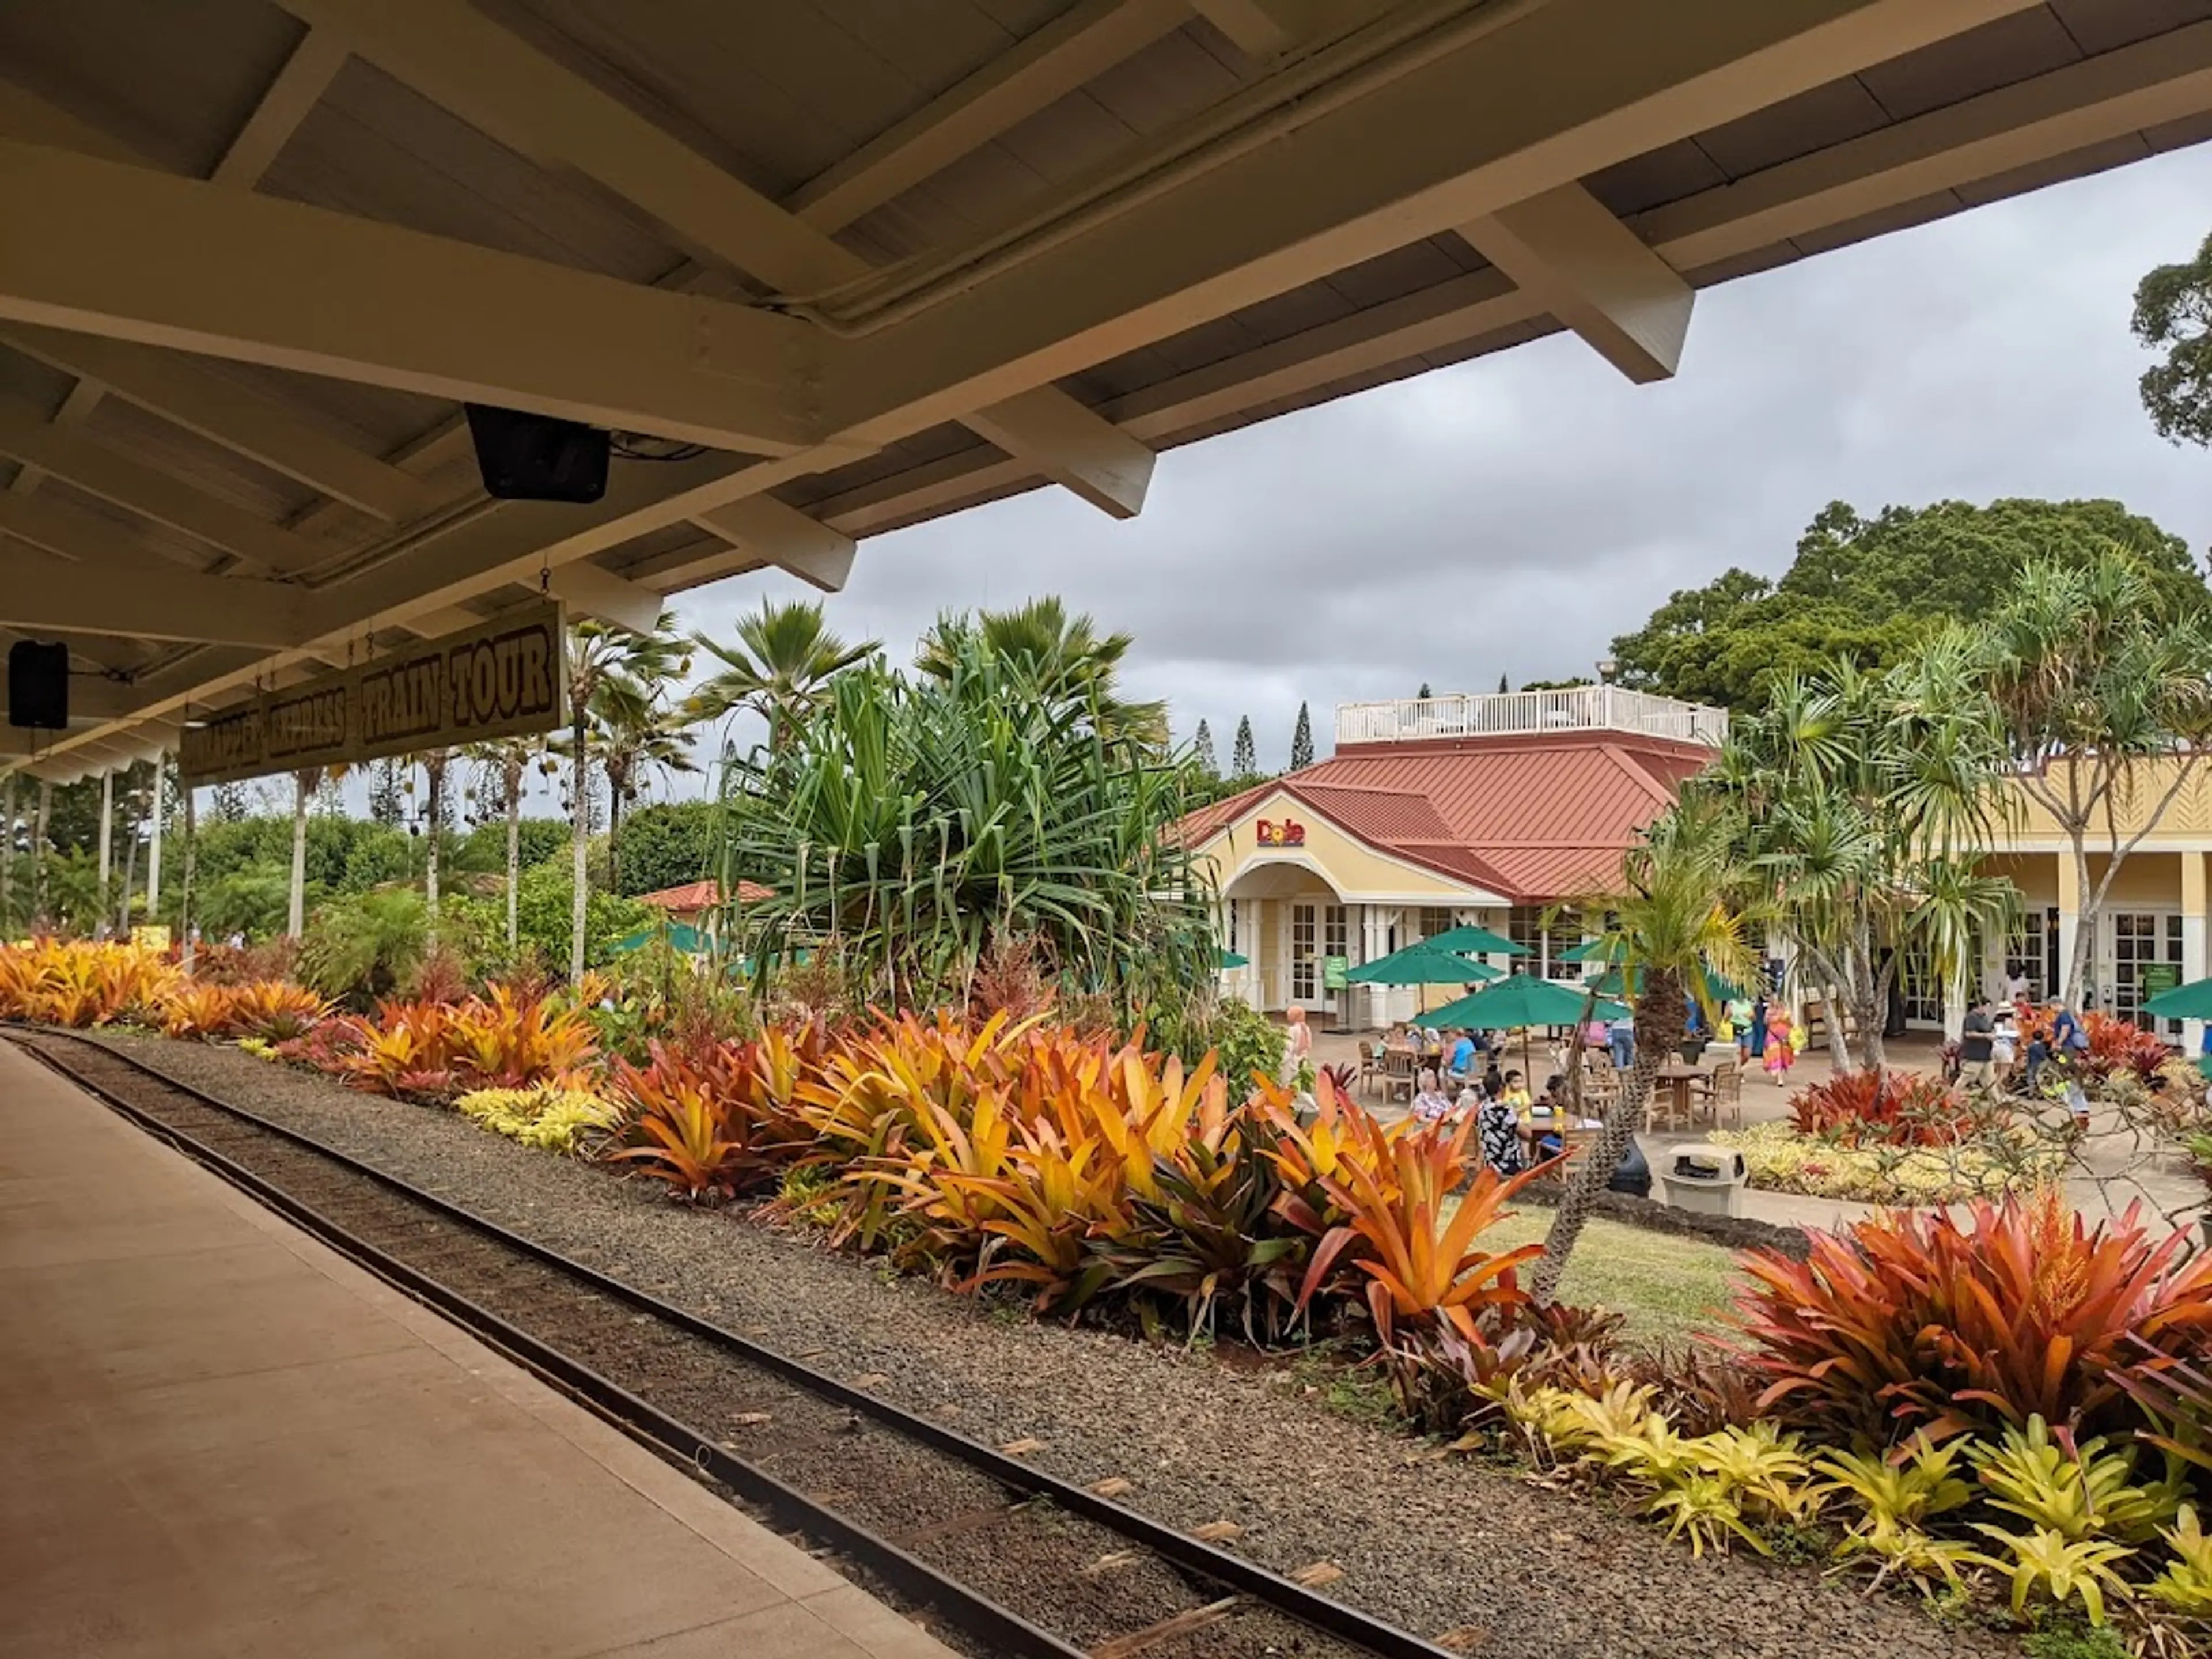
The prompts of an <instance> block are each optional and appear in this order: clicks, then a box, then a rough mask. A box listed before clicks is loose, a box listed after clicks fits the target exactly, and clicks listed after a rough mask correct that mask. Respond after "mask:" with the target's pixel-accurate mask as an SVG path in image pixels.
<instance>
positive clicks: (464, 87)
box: [283, 0, 1150, 518]
mask: <svg viewBox="0 0 2212 1659" xmlns="http://www.w3.org/2000/svg"><path fill="white" fill-rule="evenodd" d="M283 4H284V6H285V7H286V9H289V10H290V11H291V12H293V13H294V14H295V15H297V16H299V17H301V18H303V19H305V20H306V21H307V22H308V23H309V24H311V25H313V26H315V27H320V28H327V29H328V30H330V31H331V32H332V33H337V34H339V35H342V36H343V38H344V39H345V40H347V42H348V43H349V45H350V46H352V47H353V49H354V50H355V51H356V52H358V53H359V54H360V55H361V56H362V57H363V58H367V59H368V61H369V62H371V63H373V64H375V65H376V66H377V67H378V68H379V69H380V70H383V71H384V72H385V73H386V74H387V75H390V76H392V77H394V78H395V79H397V80H399V81H401V82H405V83H406V84H407V85H409V86H410V87H412V88H415V90H416V91H417V92H419V93H421V94H423V95H424V96H425V97H427V98H429V99H431V100H435V102H437V103H438V104H440V105H442V106H444V107H445V108H447V109H449V110H451V111H453V112H454V113H455V114H457V115H459V116H460V117H461V118H463V119H464V120H465V121H467V122H469V123H470V125H472V126H475V127H477V128H479V129H480V130H482V131H484V132H487V133H489V134H490V135H491V136H492V137H495V138H497V139H499V140H500V141H501V143H505V144H507V145H509V146H510V147H512V148H513V149H517V150H520V152H521V153H522V154H524V155H528V156H531V157H532V158H533V159H535V160H536V161H538V162H539V163H540V164H541V165H544V166H546V167H554V168H557V169H564V170H567V171H569V172H573V173H580V174H582V175H583V176H585V177H586V178H588V179H591V180H592V182H593V183H595V184H597V185H599V187H600V188H601V189H603V190H605V191H609V192H611V193H612V194H613V195H615V196H617V197H620V198H621V199H623V201H625V202H628V203H629V204H632V205H633V206H635V207H636V208H637V209H639V210H641V211H642V212H644V213H645V214H647V216H650V217H652V218H653V219H654V220H657V221H658V222H659V223H661V224H663V225H665V226H666V227H667V228H668V229H669V230H670V232H671V234H674V235H675V236H676V237H678V239H679V240H682V241H684V243H685V244H686V245H687V246H690V247H691V248H692V249H694V250H695V251H696V252H698V253H700V254H701V255H702V256H703V257H705V258H709V259H712V260H714V262H716V263H718V264H723V265H726V266H727V267H729V268H730V269H731V270H738V271H744V272H746V273H747V274H749V275H750V276H756V277H758V278H760V279H761V280H762V281H763V282H766V283H770V284H772V285H773V286H774V287H775V289H778V290H779V291H780V292H781V293H782V294H784V295H793V296H798V297H801V298H804V297H809V296H815V295H822V294H824V293H826V292H828V291H829V290H832V289H836V288H838V287H840V286H842V285H845V284H848V283H854V282H855V281H857V280H859V279H860V278H861V277H864V276H867V275H868V274H869V272H870V270H871V267H870V266H869V264H868V263H867V262H866V260H864V259H862V258H860V255H858V254H856V253H854V252H852V251H851V250H850V249H849V248H847V247H844V246H842V245H840V244H839V243H837V242H835V241H833V240H830V238H829V236H827V235H825V234H823V232H822V231H821V230H819V229H817V228H815V227H814V226H813V225H811V224H809V223H807V222H805V220H803V219H801V218H800V217H799V216H797V215H795V214H793V213H792V212H790V211H788V210H786V209H785V208H784V207H783V206H781V204H778V203H775V202H773V201H771V200H769V198H768V197H765V196H763V195H762V194H761V193H760V192H758V191H755V190H753V189H751V188H750V187H749V186H748V185H745V184H744V183H743V182H742V181H741V180H739V179H736V178H733V177H732V175H731V174H729V173H726V172H725V171H724V170H723V169H722V168H721V167H719V166H717V165H716V164H715V163H714V162H713V161H710V160H708V158H707V157H706V156H704V155H701V154H700V153H699V152H698V151H697V150H696V149H692V148H691V147H690V145H689V144H687V143H684V141H683V140H682V139H680V138H678V137H676V136H675V135H674V134H673V133H671V132H669V131H666V130H665V129H664V128H662V127H660V126H658V125H655V124H654V123H653V122H652V121H650V120H647V118H645V117H644V116H642V115H641V114H639V113H638V112H636V111H635V110H634V109H632V108H630V107H629V106H628V105H626V104H624V103H623V102H622V101H621V100H618V99H616V98H614V97H611V95H609V94H607V93H605V92H604V91H602V90H601V89H600V88H598V87H596V86H594V85H592V82H589V81H587V80H586V79H584V78H583V77H582V76H579V75H577V74H575V73H574V72H573V71H571V70H568V69H567V68H566V67H564V66H563V65H562V64H558V63H556V62H555V61H554V60H553V59H552V58H548V57H547V56H545V54H544V53H543V52H539V51H538V49H537V48H536V47H534V46H532V45H531V44H530V43H529V42H528V41H526V40H523V39H522V38H521V37H520V36H519V35H516V34H514V33H511V32H510V31H508V30H507V29H505V28H502V27H500V25H499V24H497V23H496V22H495V21H492V20H491V19H490V18H489V17H487V16H485V15H483V13H482V12H480V11H477V9H474V8H473V7H471V6H470V5H468V4H466V3H465V0H283ZM990 401H992V402H993V403H999V400H996V399H993V400H990ZM971 412H972V410H965V409H963V410H956V411H955V415H956V416H957V417H961V418H964V417H966V416H968V415H969V414H970V413H971ZM985 422H987V423H988V426H989V428H990V429H989V430H988V431H986V430H985ZM969 424H970V425H972V426H974V427H975V429H976V430H977V431H979V432H983V433H984V435H986V436H988V437H990V438H991V441H993V442H994V443H997V444H999V445H1000V447H1002V448H1005V449H1007V450H1009V451H1010V452H1012V453H1016V454H1018V455H1020V456H1021V457H1022V458H1023V459H1028V460H1032V461H1034V462H1035V463H1036V465H1038V467H1039V468H1040V470H1042V471H1044V472H1045V474H1046V476H1047V477H1050V478H1052V479H1053V480H1054V482H1056V483H1065V484H1066V485H1068V487H1069V488H1071V489H1074V490H1075V491H1076V492H1077V493H1078V494H1079V495H1082V496H1083V498H1084V499H1085V500H1086V501H1091V502H1093V503H1094V504H1096V505H1097V506H1100V507H1103V508H1104V509H1105V510H1106V511H1108V512H1109V513H1114V514H1115V515H1116V516H1117V517H1124V518H1126V517H1128V516H1130V515H1132V514H1133V513H1135V512H1136V511H1137V509H1138V507H1140V506H1141V505H1142V504H1143V500H1144V488H1143V480H1144V479H1146V478H1149V477H1150V468H1149V465H1144V464H1141V463H1140V462H1139V460H1138V459H1137V458H1136V457H1135V456H1134V455H1133V453H1132V447H1133V445H1134V442H1135V441H1134V440H1133V439H1129V438H1127V437H1124V436H1122V435H1119V434H1116V433H1115V431H1114V430H1113V428H1111V427H1109V426H1108V425H1107V424H1106V423H1105V422H1103V421H1101V420H1099V419H1098V417H1097V416H1095V415H1092V414H1091V411H1090V410H1087V409H1085V407H1084V406H1083V405H1082V404H1079V403H1077V402H1076V401H1075V400H1074V399H1073V398H1069V397H1068V396H1066V394H1065V393H1064V392H1059V391H1057V390H1054V389H1050V388H1046V389H1043V390H1042V391H1036V392H1033V395H1030V396H1028V397H1025V398H1020V399H1018V400H1012V401H1009V402H1006V403H1003V404H1000V406H998V407H995V408H990V409H987V410H984V411H983V413H982V416H981V417H980V418H979V419H978V420H977V421H975V422H969ZM645 429H647V430H649V431H659V430H662V429H663V428H657V427H647V428H645ZM702 441H707V442H712V441H713V440H711V439H708V440H702ZM720 447H723V448H733V449H744V448H746V447H748V446H745V445H742V444H723V445H721V446H720ZM1102 454H1104V455H1109V456H1112V457H1113V458H1115V459H1114V460H1113V462H1112V464H1111V465H1108V466H1104V467H1102V466H1101V465H1099V461H1098V457H1099V456H1101V455H1102Z"/></svg>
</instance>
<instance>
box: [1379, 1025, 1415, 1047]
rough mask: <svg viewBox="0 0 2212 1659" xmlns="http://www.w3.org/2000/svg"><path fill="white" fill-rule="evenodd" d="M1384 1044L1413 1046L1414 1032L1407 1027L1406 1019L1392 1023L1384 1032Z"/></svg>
mask: <svg viewBox="0 0 2212 1659" xmlns="http://www.w3.org/2000/svg"><path fill="white" fill-rule="evenodd" d="M1383 1047H1384V1048H1412V1047H1413V1032H1411V1031H1410V1030H1407V1028H1406V1022H1405V1021H1404V1020H1402V1019H1401V1020H1396V1021H1394V1022H1393V1023H1392V1024H1391V1026H1390V1029H1389V1030H1387V1031H1385V1032H1384V1033H1383Z"/></svg>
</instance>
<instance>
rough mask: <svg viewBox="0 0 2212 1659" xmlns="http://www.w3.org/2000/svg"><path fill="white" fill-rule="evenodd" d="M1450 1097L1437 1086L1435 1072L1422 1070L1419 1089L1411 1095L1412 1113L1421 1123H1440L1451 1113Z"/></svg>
mask: <svg viewBox="0 0 2212 1659" xmlns="http://www.w3.org/2000/svg"><path fill="white" fill-rule="evenodd" d="M1451 1109H1452V1102H1451V1097H1450V1096H1449V1095H1448V1094H1446V1093H1445V1092H1444V1091H1443V1090H1442V1089H1440V1088H1438V1087H1437V1074H1436V1073H1434V1072H1432V1071H1426V1070H1424V1071H1423V1072H1422V1073H1421V1079H1420V1091H1419V1093H1417V1094H1416V1095H1415V1096H1414V1097H1413V1115H1414V1117H1415V1118H1416V1119H1418V1120H1419V1121H1421V1122H1423V1123H1441V1122H1443V1121H1444V1120H1445V1119H1446V1118H1447V1117H1449V1116H1450V1115H1451Z"/></svg>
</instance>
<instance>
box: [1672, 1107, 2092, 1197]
mask: <svg viewBox="0 0 2212 1659" xmlns="http://www.w3.org/2000/svg"><path fill="white" fill-rule="evenodd" d="M1712 1139H1714V1140H1715V1141H1717V1142H1718V1143H1719V1144H1720V1145H1722V1146H1734V1147H1735V1148H1736V1149H1737V1150H1738V1151H1740V1152H1742V1154H1743V1161H1744V1167H1745V1170H1746V1171H1747V1174H1748V1175H1749V1176H1750V1181H1751V1184H1752V1185H1753V1186H1754V1187H1758V1188H1763V1189H1765V1191H1768V1192H1774V1193H1799V1194H1803V1195H1804V1196H1806V1197H1808V1198H1835V1199H1844V1200H1850V1201H1853V1202H1857V1203H1862V1204H1900V1205H1921V1204H1955V1203H1958V1202H1960V1201H1961V1200H1966V1199H1970V1198H1990V1197H1995V1196H1996V1195H1997V1194H2002V1193H2005V1192H2009V1191H2015V1190H2018V1189H2021V1188H2027V1187H2032V1186H2033V1185H2035V1184H2036V1182H2039V1181H2040V1180H2042V1179H2045V1177H2046V1176H2050V1175H2054V1174H2056V1173H2057V1170H2058V1166H2059V1163H2060V1156H2059V1154H2058V1153H2057V1151H2056V1150H2042V1149H2027V1148H2023V1149H2022V1150H2021V1151H2020V1152H2018V1153H2017V1154H2008V1155H2006V1156H2003V1157H1999V1156H1996V1155H1995V1154H1993V1153H1992V1152H1989V1151H1987V1150H1985V1149H1984V1148H1983V1147H1982V1146H1976V1145H1971V1144H1969V1145H1959V1146H1884V1145H1881V1144H1880V1143H1878V1142H1876V1143H1869V1144H1867V1145H1863V1146H1844V1145H1843V1144H1842V1143H1841V1142H1839V1141H1836V1140H1830V1139H1820V1138H1817V1137H1814V1136H1810V1135H1801V1134H1799V1133H1796V1130H1794V1129H1793V1128H1791V1127H1790V1125H1789V1124H1787V1123H1755V1124H1753V1125H1752V1126H1751V1127H1748V1128H1744V1129H1728V1130H1723V1131H1721V1132H1719V1133H1716V1134H1715V1135H1714V1136H1713V1137H1712Z"/></svg>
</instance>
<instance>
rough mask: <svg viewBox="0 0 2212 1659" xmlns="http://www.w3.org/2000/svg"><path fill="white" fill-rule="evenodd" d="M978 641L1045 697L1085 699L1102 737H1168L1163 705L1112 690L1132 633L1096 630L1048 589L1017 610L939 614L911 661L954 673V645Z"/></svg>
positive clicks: (1154, 740) (1149, 742) (938, 675)
mask: <svg viewBox="0 0 2212 1659" xmlns="http://www.w3.org/2000/svg"><path fill="white" fill-rule="evenodd" d="M969 639H973V640H975V641H979V642H980V643H981V646H982V647H983V648H984V649H985V650H987V651H988V652H989V653H991V654H992V655H994V656H995V657H997V658H998V659H1000V661H1001V662H1004V663H1006V664H1008V665H1019V666H1020V667H1021V668H1023V669H1024V671H1026V672H1027V673H1028V674H1029V675H1030V677H1031V678H1033V679H1034V680H1035V681H1036V686H1037V689H1038V690H1040V691H1041V692H1042V693H1043V694H1044V695H1045V696H1047V697H1049V698H1054V699H1056V700H1058V701H1060V702H1067V703H1070V704H1074V705H1088V706H1089V707H1090V708H1091V720H1092V723H1093V725H1094V726H1096V727H1097V732H1098V734H1099V735H1100V736H1101V737H1103V738H1118V739H1126V740H1127V741H1130V742H1133V743H1136V744H1140V745H1142V746H1143V747H1145V748H1147V749H1151V750H1164V749H1166V747H1167V743H1168V707H1167V705H1166V704H1165V703H1164V702H1129V701H1128V700H1127V699H1125V698H1123V697H1121V696H1118V695H1116V693H1115V677H1116V676H1117V675H1118V674H1119V672H1120V671H1121V659H1123V658H1124V657H1126V656H1127V655H1128V654H1129V647H1131V646H1132V645H1133V644H1135V643H1136V641H1135V640H1134V639H1133V637H1132V636H1131V635H1127V634H1101V633H1100V632H1099V631H1098V624H1097V622H1095V621H1094V620H1092V618H1091V617H1090V616H1089V615H1087V614H1085V612H1082V611H1076V612H1074V613H1073V614H1071V613H1070V612H1069V611H1068V610H1067V607H1066V605H1063V604H1061V602H1060V600H1059V599H1056V598H1054V597H1052V596H1050V595H1048V596H1046V597H1045V598H1043V599H1031V600H1030V602H1029V603H1028V604H1027V605H1024V606H1022V607H1021V609H1019V610H1018V611H978V612H976V613H975V617H973V618H972V619H971V618H969V617H964V616H960V617H951V616H947V617H939V618H938V620H937V625H936V626H935V627H934V628H933V629H930V631H929V632H928V633H927V634H925V635H922V639H921V648H920V649H919V650H918V651H917V652H916V653H915V667H916V668H918V669H919V670H921V672H923V673H924V674H927V675H928V676H929V677H930V678H933V679H939V680H945V679H950V678H951V677H952V673H953V669H954V665H955V664H956V663H957V661H958V660H959V656H960V653H959V649H958V647H959V644H960V642H961V641H964V640H969Z"/></svg>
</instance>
